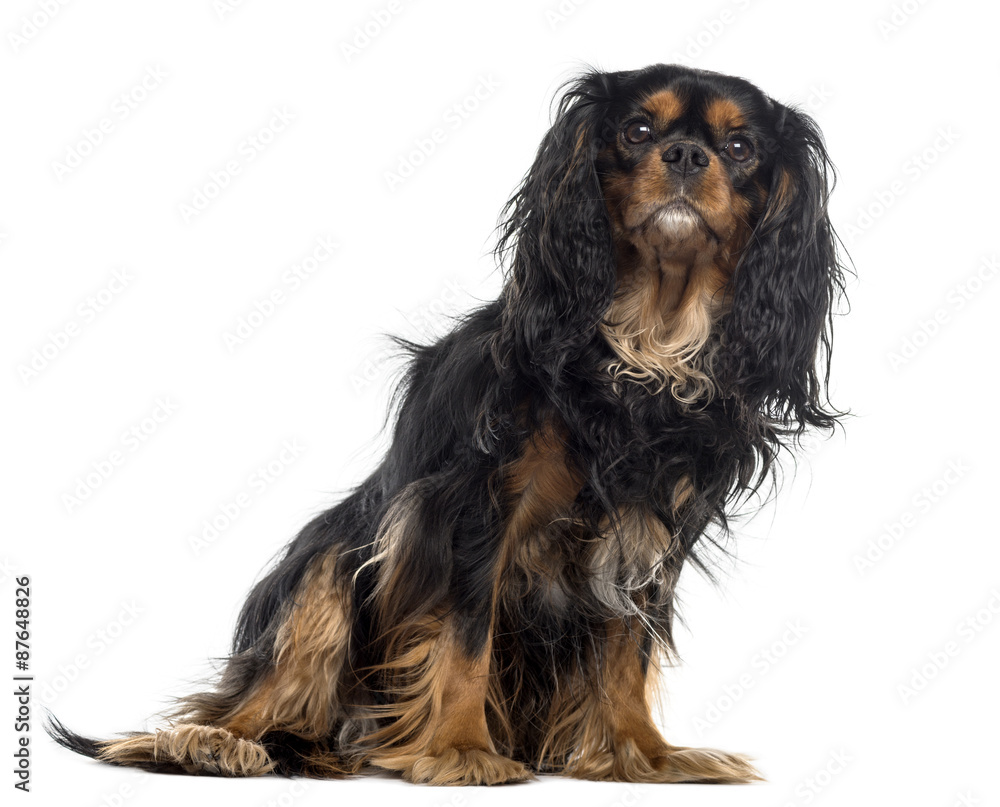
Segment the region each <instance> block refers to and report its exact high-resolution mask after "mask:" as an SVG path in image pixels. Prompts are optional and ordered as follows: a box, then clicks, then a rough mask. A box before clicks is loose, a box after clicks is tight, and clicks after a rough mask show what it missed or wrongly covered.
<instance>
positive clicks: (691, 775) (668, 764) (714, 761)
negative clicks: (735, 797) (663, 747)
mask: <svg viewBox="0 0 1000 807" xmlns="http://www.w3.org/2000/svg"><path fill="white" fill-rule="evenodd" d="M650 763H651V764H652V767H653V769H654V770H655V771H656V772H657V774H658V775H659V777H662V778H658V781H661V782H706V783H715V784H740V783H746V782H754V781H761V780H762V779H763V777H762V776H761V775H760V774H759V773H758V772H757V770H756V769H755V768H754V766H753V765H751V764H750V760H749V759H748V758H747V757H745V756H743V755H742V754H730V753H728V752H727V751H717V750H716V749H714V748H673V749H671V750H670V751H669V752H668V753H665V754H662V755H661V756H657V757H654V758H653V759H651V760H650Z"/></svg>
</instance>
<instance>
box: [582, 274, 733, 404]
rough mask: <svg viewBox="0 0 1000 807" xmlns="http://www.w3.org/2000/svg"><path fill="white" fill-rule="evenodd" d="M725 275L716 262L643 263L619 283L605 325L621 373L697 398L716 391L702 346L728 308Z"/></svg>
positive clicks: (614, 368) (681, 397)
mask: <svg viewBox="0 0 1000 807" xmlns="http://www.w3.org/2000/svg"><path fill="white" fill-rule="evenodd" d="M723 285H724V278H722V277H721V276H720V273H719V272H718V271H717V268H716V266H715V265H714V264H712V263H703V262H700V263H698V264H696V265H695V266H694V267H693V268H691V269H690V270H688V271H686V272H685V271H683V270H677V269H676V268H674V267H672V266H664V267H660V266H650V265H649V264H640V265H638V266H636V267H635V269H634V271H633V272H631V273H630V274H629V275H628V276H627V277H625V278H624V279H623V281H622V282H621V283H620V284H619V288H618V292H617V294H616V295H615V299H614V301H613V302H612V304H611V307H610V309H609V310H608V312H607V314H605V317H604V321H603V322H602V323H601V326H600V330H601V333H602V334H603V336H604V338H605V339H606V340H607V341H608V344H610V345H611V348H612V350H614V352H615V355H617V356H618V359H619V360H618V361H617V362H615V363H614V364H612V365H611V366H610V367H609V372H611V374H612V375H613V376H615V377H616V378H629V379H632V380H635V381H639V382H642V383H648V384H651V385H652V387H653V388H654V390H655V391H656V392H659V391H661V390H662V389H663V388H664V387H666V386H668V385H669V386H670V388H671V390H672V392H673V393H674V395H675V396H676V397H677V398H678V400H681V401H683V402H685V403H693V402H694V401H696V400H698V399H699V398H705V397H707V396H708V395H710V394H711V391H712V383H711V376H710V374H709V373H708V372H707V368H705V367H704V362H702V361H701V359H702V358H703V356H702V352H703V349H704V347H705V343H706V342H707V341H708V337H709V334H710V332H711V329H712V325H713V324H714V322H715V320H716V319H718V317H719V315H720V314H721V312H722V311H723V300H722V295H721V293H720V292H721V288H722V286H723Z"/></svg>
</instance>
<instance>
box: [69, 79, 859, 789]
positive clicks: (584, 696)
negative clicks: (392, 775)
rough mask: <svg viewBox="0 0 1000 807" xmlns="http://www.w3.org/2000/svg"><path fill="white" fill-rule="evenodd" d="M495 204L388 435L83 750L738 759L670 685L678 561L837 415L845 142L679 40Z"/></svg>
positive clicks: (411, 776)
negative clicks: (840, 188) (833, 380)
mask: <svg viewBox="0 0 1000 807" xmlns="http://www.w3.org/2000/svg"><path fill="white" fill-rule="evenodd" d="M553 117H554V123H553V125H552V126H551V128H550V129H549V131H548V132H547V133H546V134H545V136H544V138H543V140H542V142H541V145H540V147H539V149H538V153H537V156H536V158H535V160H534V163H533V165H532V166H531V168H530V170H529V171H528V173H527V174H526V175H525V177H524V178H523V180H522V182H521V183H520V185H519V187H518V188H517V190H516V191H515V193H514V195H513V196H512V198H511V199H510V200H509V201H508V202H507V204H506V206H505V207H504V209H503V211H502V213H501V218H500V225H499V227H498V237H497V246H496V255H497V258H498V261H499V263H500V265H501V266H502V267H504V271H505V278H504V280H505V282H504V286H503V289H502V293H501V294H500V296H499V298H498V299H497V300H496V301H494V302H492V303H489V304H487V305H485V306H483V307H481V308H479V309H478V310H476V311H473V312H472V313H470V314H468V315H467V316H466V317H464V318H463V319H462V320H460V321H459V322H458V323H457V325H456V327H455V328H454V329H453V330H452V331H451V332H450V333H448V334H447V335H446V336H444V337H443V338H441V339H440V340H438V341H436V342H434V343H433V344H427V345H418V344H413V343H408V342H401V343H400V344H401V346H402V348H403V349H404V350H405V351H406V352H407V354H408V359H409V363H408V365H407V370H406V373H405V376H404V377H403V379H402V381H401V384H400V387H399V389H398V391H397V397H396V402H397V404H396V407H395V420H394V425H393V426H392V430H393V434H392V443H391V446H390V448H389V449H388V453H387V455H386V456H385V458H384V460H383V461H382V463H381V464H380V465H379V467H378V469H377V470H376V471H375V472H374V473H373V474H372V475H371V476H370V477H368V478H367V479H366V480H365V481H364V482H362V483H361V484H360V485H359V486H358V487H357V488H356V489H354V490H353V492H351V493H350V494H349V495H347V496H346V498H344V500H343V501H341V502H340V503H338V504H336V505H335V506H334V507H332V508H331V509H329V510H328V511H326V512H324V513H323V514H322V515H320V516H318V517H317V518H315V519H314V520H313V521H312V522H311V523H309V524H308V525H307V526H306V527H305V528H304V529H303V530H302V531H301V532H300V533H299V535H298V536H297V537H296V538H295V539H294V540H293V541H292V542H291V543H290V544H289V545H288V546H287V548H286V550H285V551H284V553H283V555H282V557H281V558H280V560H279V561H278V563H277V564H276V566H275V567H274V568H273V569H272V570H271V571H270V572H269V573H268V574H267V575H266V577H264V578H263V579H262V580H261V581H260V582H259V583H258V584H257V585H256V586H255V587H254V588H253V590H252V591H251V593H250V595H249V598H248V600H247V602H246V604H245V606H244V607H243V610H242V613H241V614H240V617H239V621H238V625H237V628H236V634H235V639H234V642H233V648H232V654H231V656H230V657H229V658H228V660H227V661H226V664H225V667H224V668H223V670H222V671H221V674H220V676H219V679H218V681H217V682H215V683H214V685H212V686H211V687H210V688H208V689H207V691H205V692H202V693H200V694H194V695H190V696H188V697H184V698H181V699H180V700H179V701H178V704H177V707H176V709H175V710H174V711H173V712H172V713H171V714H170V715H169V724H168V727H166V728H163V729H159V730H156V731H154V732H151V733H145V732H142V733H133V734H129V735H125V736H123V737H120V738H118V739H111V740H94V739H90V738H87V737H85V736H81V735H79V734H76V733H74V732H72V731H70V730H69V729H67V728H66V727H65V726H64V725H63V724H62V723H60V722H59V721H58V720H57V719H56V718H54V717H52V718H50V723H49V731H50V733H51V734H52V735H53V736H54V737H55V739H56V740H57V741H58V742H59V743H61V744H62V745H64V746H66V747H67V748H70V749H72V750H73V751H76V752H79V753H81V754H85V755H87V756H89V757H94V758H96V759H98V760H101V761H104V762H108V763H112V764H115V765H126V766H135V767H139V768H145V769H148V770H156V771H171V772H183V773H189V774H212V775H219V776H256V775H261V774H267V773H276V774H283V775H305V776H313V777H337V776H342V775H345V774H351V773H355V772H358V771H360V770H362V769H364V768H378V769H383V770H388V771H397V772H399V773H401V774H402V776H403V777H404V778H405V779H407V780H409V781H412V782H417V783H426V784H431V785H465V784H499V783H506V782H517V781H521V780H525V779H529V778H531V777H532V776H533V775H534V774H535V773H558V774H562V775H565V776H571V777H578V778H582V779H594V780H615V781H628V782H747V781H751V780H754V779H756V778H758V774H757V772H756V770H755V769H754V767H753V766H752V765H751V764H750V762H749V761H748V759H747V758H746V757H744V756H742V755H739V754H730V753H725V752H721V751H715V750H711V749H701V748H686V747H680V746H674V745H671V744H669V743H668V742H667V741H666V740H665V739H664V738H663V737H662V735H661V734H660V731H659V729H658V728H657V726H656V724H655V722H654V719H653V716H652V706H653V697H654V695H655V691H654V686H655V681H656V678H657V671H658V669H659V667H660V665H661V664H663V663H664V662H665V661H666V660H669V659H670V657H671V653H672V651H673V639H672V634H671V625H672V622H673V617H674V593H675V588H676V586H677V581H678V577H679V575H680V572H681V569H682V568H683V567H684V565H685V564H686V563H689V562H690V563H692V564H694V565H699V566H701V567H703V568H705V569H706V570H708V566H709V563H710V559H709V557H708V556H706V555H705V553H704V552H703V551H700V550H703V549H704V547H705V546H706V545H708V546H711V545H713V544H715V545H718V544H719V542H720V541H721V540H722V539H724V538H725V537H726V536H727V535H728V532H729V529H728V523H727V517H730V518H731V517H732V515H733V514H734V513H735V512H738V511H740V508H743V507H745V506H747V505H748V504H749V503H750V502H752V500H753V499H754V497H755V496H756V495H759V493H760V490H761V486H762V485H766V484H768V483H771V484H774V483H775V479H776V471H777V469H778V461H779V459H780V455H781V454H782V452H784V451H786V450H793V449H794V448H795V447H796V446H797V444H798V442H799V440H800V438H801V436H802V435H803V434H804V433H805V432H806V431H807V430H813V431H819V432H829V431H830V430H832V429H833V428H834V427H835V426H836V425H837V424H838V422H839V420H840V419H841V418H842V416H843V413H842V412H840V411H838V410H837V409H835V408H834V407H833V405H832V404H831V403H830V400H829V396H828V393H827V389H828V381H829V366H830V353H831V338H832V317H833V314H834V312H835V310H836V307H837V304H838V302H839V300H841V299H842V297H843V294H844V273H845V271H846V270H845V268H844V265H843V264H842V262H841V260H840V258H839V256H838V240H837V237H836V234H835V232H834V230H833V228H832V226H831V224H830V219H829V216H828V213H827V200H828V195H829V191H830V190H831V188H832V183H833V176H834V174H833V166H832V164H831V162H830V159H829V157H828V155H827V151H826V148H825V145H824V141H823V137H822V135H821V132H820V131H819V129H818V128H817V126H816V124H815V123H814V122H813V121H812V120H811V119H810V118H809V117H808V116H807V115H805V114H803V113H802V112H801V111H797V110H796V109H794V108H792V107H788V106H784V105H782V104H780V103H778V102H776V101H774V100H772V99H771V98H769V97H768V96H767V95H765V94H764V93H763V92H761V91H760V90H759V89H757V87H755V86H754V85H752V84H751V83H749V82H748V81H746V80H743V79H740V78H735V77H730V76H725V75H721V74H718V73H712V72H708V71H704V70H696V69H691V68H687V67H681V66H675V65H654V66H651V67H648V68H645V69H642V70H635V71H623V72H600V71H591V72H587V73H585V74H584V75H582V76H580V77H579V78H577V79H575V80H574V81H572V82H570V83H569V84H568V85H566V86H565V87H564V88H563V90H562V93H561V97H560V98H559V100H558V101H557V103H556V104H555V109H554V116H553Z"/></svg>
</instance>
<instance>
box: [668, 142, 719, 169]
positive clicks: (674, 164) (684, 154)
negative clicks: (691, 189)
mask: <svg viewBox="0 0 1000 807" xmlns="http://www.w3.org/2000/svg"><path fill="white" fill-rule="evenodd" d="M663 162H665V163H666V164H667V167H668V168H669V169H670V170H671V171H675V172H676V173H678V174H680V175H681V176H682V177H686V176H687V175H688V174H697V173H698V172H699V171H700V170H701V169H702V168H705V167H706V166H707V165H708V155H707V154H705V151H704V149H702V148H701V146H697V145H695V144H694V143H673V144H671V146H670V147H669V148H668V149H667V150H666V151H664V152H663Z"/></svg>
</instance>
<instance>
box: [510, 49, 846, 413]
mask: <svg viewBox="0 0 1000 807" xmlns="http://www.w3.org/2000/svg"><path fill="white" fill-rule="evenodd" d="M830 173H831V166H830V162H829V159H828V157H827V154H826V151H825V148H824V145H823V141H822V136H821V134H820V132H819V130H818V129H817V127H816V125H815V123H814V122H813V121H812V120H811V119H810V118H809V117H808V116H806V115H804V114H802V113H801V112H798V111H796V110H794V109H792V108H790V107H787V106H783V105H782V104H780V103H777V102H776V101H774V100H772V99H771V98H769V97H768V96H766V95H765V94H764V93H763V92H761V91H760V90H759V89H757V88H756V87H755V86H754V85H752V84H750V83H749V82H747V81H745V80H743V79H739V78H733V77H729V76H723V75H720V74H717V73H709V72H706V71H701V70H693V69H690V68H685V67H678V66H667V65H657V66H654V67H650V68H646V69H644V70H640V71H629V72H619V73H598V72H594V73H590V74H587V75H585V76H583V77H581V78H579V79H578V80H576V81H575V82H573V83H572V84H571V85H570V86H569V87H568V88H567V89H566V90H565V92H564V93H563V95H562V97H561V99H560V100H559V103H558V107H557V114H556V117H555V122H554V124H553V126H552V128H551V129H550V130H549V132H548V133H547V134H546V136H545V138H544V139H543V141H542V144H541V147H540V148H539V151H538V155H537V157H536V159H535V162H534V165H533V166H532V168H531V170H530V171H529V172H528V174H527V175H526V177H525V179H524V182H523V183H522V185H521V187H520V188H519V190H518V191H517V193H516V194H515V195H514V197H513V198H512V199H511V200H510V202H509V203H508V205H507V207H506V209H505V220H504V222H503V224H502V230H501V239H500V244H499V253H500V254H501V256H502V257H504V258H506V257H512V260H511V261H510V269H511V272H510V278H509V282H508V285H507V288H506V290H505V303H506V305H505V332H506V336H507V341H508V346H509V351H508V352H509V353H511V354H512V356H511V358H512V359H513V361H515V362H517V363H518V364H519V366H520V367H521V368H522V370H523V371H525V372H528V373H531V374H533V375H534V376H536V377H537V378H538V379H540V380H541V381H542V382H543V383H544V384H546V385H548V386H550V387H551V388H553V389H555V388H557V387H558V386H559V384H560V377H561V375H562V374H563V371H564V369H565V368H566V366H567V365H569V364H571V363H573V362H574V361H578V360H580V359H581V357H584V356H585V355H590V354H592V353H593V345H594V344H595V340H597V339H599V338H603V339H604V342H605V343H606V344H607V345H608V346H610V348H611V352H612V354H613V359H611V360H610V361H607V362H606V363H605V369H606V371H607V372H608V373H610V374H611V375H612V376H614V377H616V378H617V379H618V380H619V381H620V382H621V383H641V384H644V385H646V386H647V387H648V388H649V389H650V390H651V391H653V392H664V393H665V394H672V395H674V396H675V397H676V398H677V399H678V400H679V401H681V402H683V403H685V404H688V405H692V404H695V403H696V402H698V401H704V400H707V399H709V398H711V397H712V396H716V395H723V396H725V397H736V398H739V399H740V401H741V402H742V403H744V404H745V405H747V406H750V407H751V408H753V409H755V410H757V411H758V412H762V413H764V414H765V415H767V416H768V417H769V418H770V419H772V420H773V421H775V422H778V423H780V424H781V425H783V426H790V427H795V428H801V427H803V426H806V425H819V426H827V425H830V422H831V418H832V415H830V414H828V413H827V412H825V411H824V410H823V407H822V400H823V395H824V392H823V389H822V388H823V386H824V384H823V381H824V378H825V372H826V371H825V363H826V360H827V358H828V355H827V354H828V352H829V338H828V330H827V325H828V321H829V317H830V311H831V306H832V304H833V300H834V298H835V297H836V295H837V292H838V291H839V289H840V287H841V283H842V278H841V271H840V267H839V265H838V261H837V255H836V249H835V235H834V233H833V230H832V228H831V226H830V223H829V218H828V216H827V211H826V203H827V194H828V176H829V175H830ZM508 253H510V255H508Z"/></svg>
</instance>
